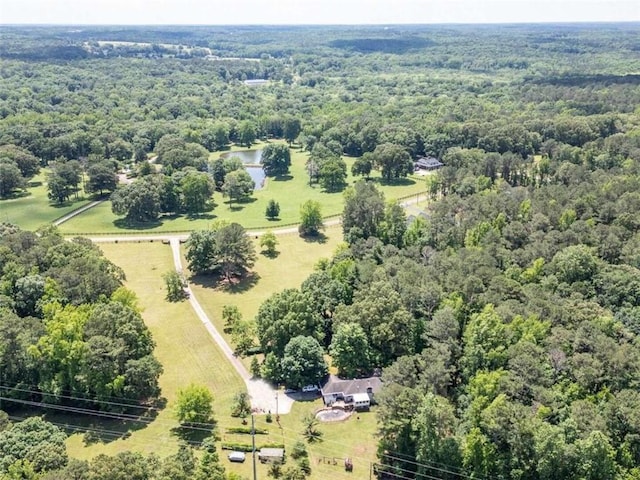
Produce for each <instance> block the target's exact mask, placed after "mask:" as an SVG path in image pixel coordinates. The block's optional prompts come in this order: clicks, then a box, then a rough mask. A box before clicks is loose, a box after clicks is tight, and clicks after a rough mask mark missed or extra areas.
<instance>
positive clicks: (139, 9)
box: [0, 0, 640, 26]
mask: <svg viewBox="0 0 640 480" xmlns="http://www.w3.org/2000/svg"><path fill="white" fill-rule="evenodd" d="M639 21H640V2H637V1H632V0H395V1H389V0H322V1H320V0H308V1H303V0H278V1H274V0H234V1H233V2H230V1H228V0H224V1H223V0H209V1H207V0H183V1H181V2H173V1H161V0H160V1H158V0H94V1H91V2H89V1H88V0H66V1H65V2H64V8H60V6H59V3H58V2H55V1H54V0H3V2H2V5H1V6H0V24H2V25H34V26H35V25H43V26H53V25H101V26H107V25H114V26H116V25H117V26H125V25H130V26H134V25H137V26H145V25H149V26H152V25H153V26H159V25H170V26H179V25H184V26H217V25H219V26H231V25H273V26H285V25H286V26H288V25H307V26H310V25H439V24H480V25H483V24H523V23H524V24H537V23H634V22H639Z"/></svg>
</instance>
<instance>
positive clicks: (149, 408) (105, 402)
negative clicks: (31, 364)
mask: <svg viewBox="0 0 640 480" xmlns="http://www.w3.org/2000/svg"><path fill="white" fill-rule="evenodd" d="M0 389H6V390H11V391H17V392H26V393H32V394H36V395H45V396H52V397H56V398H66V399H68V400H80V401H83V402H93V403H97V404H104V405H114V406H118V407H128V408H141V409H145V410H156V411H161V410H162V409H161V408H157V407H153V406H151V405H148V406H147V405H143V404H140V403H137V404H131V403H119V402H110V401H107V400H98V399H96V398H86V397H74V396H71V395H62V394H59V393H52V392H45V391H43V390H30V389H26V388H18V387H17V386H15V387H10V386H8V385H0ZM105 398H117V397H105ZM122 400H129V399H127V398H122ZM131 400H133V399H131Z"/></svg>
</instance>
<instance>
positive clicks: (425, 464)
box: [263, 421, 478, 480]
mask: <svg viewBox="0 0 640 480" xmlns="http://www.w3.org/2000/svg"><path fill="white" fill-rule="evenodd" d="M263 422H264V421H263ZM267 425H268V424H267ZM281 430H286V431H289V432H292V433H295V434H297V435H301V436H304V432H299V431H296V430H293V429H290V428H284V427H281ZM289 438H290V437H289ZM322 441H323V442H328V443H333V444H336V445H339V446H341V447H346V448H350V446H349V445H347V444H345V443H343V442H339V441H336V440H326V439H323V440H322ZM391 453H395V454H397V455H401V454H399V453H397V452H391ZM385 457H388V458H392V459H395V460H400V461H403V462H405V463H409V464H412V465H416V466H420V467H423V468H427V469H431V470H435V471H439V472H441V473H446V474H449V475H454V476H458V477H460V478H466V479H470V480H475V479H477V478H478V477H472V476H470V475H467V474H465V473H462V472H456V471H453V470H455V469H458V467H455V466H453V465H448V464H443V463H440V462H431V461H429V460H425V461H421V462H418V461H417V459H416V458H415V457H410V458H411V459H412V460H408V459H406V458H401V457H394V456H393V455H389V454H388V453H387V454H385ZM407 457H409V456H407ZM353 458H357V459H358V460H362V461H365V462H371V460H370V459H364V458H362V457H359V458H358V457H353ZM433 465H438V466H433ZM443 466H444V467H448V468H449V469H451V470H447V469H446V468H442V467H443Z"/></svg>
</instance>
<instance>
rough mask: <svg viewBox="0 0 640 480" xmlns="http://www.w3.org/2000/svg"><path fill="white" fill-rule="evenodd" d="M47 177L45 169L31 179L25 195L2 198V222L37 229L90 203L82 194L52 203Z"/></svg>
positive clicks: (0, 217)
mask: <svg viewBox="0 0 640 480" xmlns="http://www.w3.org/2000/svg"><path fill="white" fill-rule="evenodd" d="M45 179H46V172H44V171H43V172H41V173H40V174H39V175H37V176H35V177H34V178H33V179H32V180H31V182H30V183H29V187H28V188H27V194H26V195H25V196H23V197H18V198H11V199H7V200H0V222H7V223H13V224H15V225H19V226H20V227H21V228H23V229H24V230H36V229H37V228H38V227H40V226H42V225H46V224H49V223H52V222H53V221H55V220H57V219H58V218H60V217H62V216H64V215H66V214H67V213H69V212H71V211H73V210H75V209H77V208H80V207H82V206H83V205H86V204H87V203H89V201H90V200H89V199H88V198H85V197H84V196H80V197H79V198H78V199H75V198H72V201H70V202H67V203H64V204H62V205H55V204H52V203H51V202H50V201H49V198H48V197H47V186H46V184H45Z"/></svg>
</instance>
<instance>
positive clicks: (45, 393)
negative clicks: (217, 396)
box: [0, 385, 216, 428]
mask: <svg viewBox="0 0 640 480" xmlns="http://www.w3.org/2000/svg"><path fill="white" fill-rule="evenodd" d="M2 389H5V390H7V389H8V390H12V391H20V392H25V393H31V394H34V395H43V396H52V397H57V398H65V399H68V400H78V401H83V402H91V403H104V404H106V405H116V406H128V405H127V404H122V403H116V402H106V401H101V400H97V399H91V398H83V397H74V396H70V395H58V394H55V393H51V392H43V391H41V390H28V389H24V388H14V387H7V386H5V385H0V391H2ZM5 393H6V392H5ZM1 398H4V397H0V399H1ZM41 403H43V404H45V405H52V404H50V403H46V402H41ZM137 408H144V409H146V410H151V411H156V412H162V411H165V410H166V411H173V412H175V411H176V410H175V409H174V408H166V409H161V408H157V407H145V406H143V405H139V406H138V407H137ZM92 411H96V412H97V410H92ZM108 413H110V412H108ZM120 415H123V416H129V417H133V418H140V416H139V415H133V414H127V413H121V414H120ZM190 425H199V426H204V427H211V428H213V427H215V426H216V425H215V424H214V423H209V422H190Z"/></svg>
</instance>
